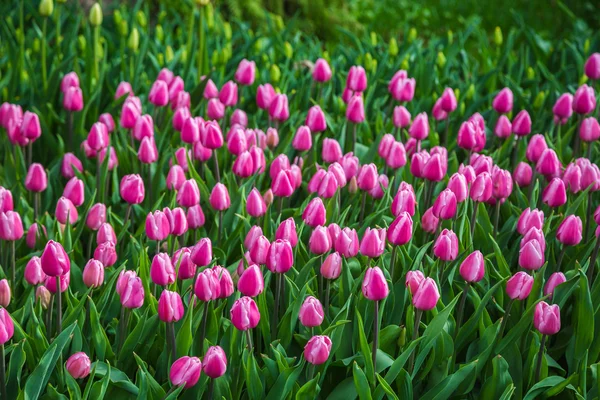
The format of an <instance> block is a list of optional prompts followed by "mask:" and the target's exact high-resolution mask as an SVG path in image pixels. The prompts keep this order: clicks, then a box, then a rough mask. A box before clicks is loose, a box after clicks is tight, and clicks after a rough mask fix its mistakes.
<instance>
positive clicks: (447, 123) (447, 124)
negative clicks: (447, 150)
mask: <svg viewBox="0 0 600 400" xmlns="http://www.w3.org/2000/svg"><path fill="white" fill-rule="evenodd" d="M448 130H450V115H448V118H446V130H445V131H444V138H443V140H442V143H443V146H444V147H446V145H447V143H448Z"/></svg>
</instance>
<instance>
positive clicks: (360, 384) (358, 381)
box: [352, 314, 372, 400]
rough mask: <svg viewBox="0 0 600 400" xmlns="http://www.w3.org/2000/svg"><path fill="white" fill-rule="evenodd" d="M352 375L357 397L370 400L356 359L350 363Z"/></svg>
mask: <svg viewBox="0 0 600 400" xmlns="http://www.w3.org/2000/svg"><path fill="white" fill-rule="evenodd" d="M357 315H358V314H357ZM352 376H353V377H354V387H355V388H356V392H357V393H358V398H359V399H360V400H371V399H372V397H371V388H370V387H369V382H368V381H367V377H366V376H365V373H364V372H363V370H362V369H360V367H359V366H358V364H357V363H356V361H355V362H354V363H352Z"/></svg>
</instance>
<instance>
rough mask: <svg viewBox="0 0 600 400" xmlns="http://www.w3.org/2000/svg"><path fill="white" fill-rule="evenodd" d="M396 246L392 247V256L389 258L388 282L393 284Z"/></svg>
mask: <svg viewBox="0 0 600 400" xmlns="http://www.w3.org/2000/svg"><path fill="white" fill-rule="evenodd" d="M397 248H398V246H392V256H391V258H390V281H392V285H393V284H394V269H395V268H396V249H397Z"/></svg>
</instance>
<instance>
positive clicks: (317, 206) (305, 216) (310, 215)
mask: <svg viewBox="0 0 600 400" xmlns="http://www.w3.org/2000/svg"><path fill="white" fill-rule="evenodd" d="M325 217H326V211H325V205H324V204H323V200H321V199H320V198H319V197H315V198H314V199H312V200H311V201H310V202H309V203H308V205H307V206H306V208H305V209H304V211H303V212H302V220H303V221H304V222H305V223H306V224H307V225H308V226H310V227H311V228H315V227H317V226H319V225H325Z"/></svg>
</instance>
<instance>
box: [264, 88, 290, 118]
mask: <svg viewBox="0 0 600 400" xmlns="http://www.w3.org/2000/svg"><path fill="white" fill-rule="evenodd" d="M269 116H270V117H271V119H274V120H275V121H279V122H284V121H286V120H287V119H288V118H289V117H290V110H289V107H288V98H287V96H286V95H285V94H276V95H275V96H274V97H273V100H272V101H271V104H270V106H269Z"/></svg>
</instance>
